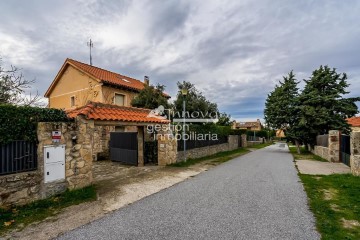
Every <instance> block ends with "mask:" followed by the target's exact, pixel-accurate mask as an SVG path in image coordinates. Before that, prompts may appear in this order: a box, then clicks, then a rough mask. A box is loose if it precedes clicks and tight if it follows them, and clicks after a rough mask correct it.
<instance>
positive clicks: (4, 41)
mask: <svg viewBox="0 0 360 240" xmlns="http://www.w3.org/2000/svg"><path fill="white" fill-rule="evenodd" d="M0 9H1V17H0V56H1V57H2V62H3V65H4V66H9V65H10V64H12V65H15V66H17V67H20V68H22V70H23V73H24V75H25V76H26V78H28V79H32V78H36V85H35V86H34V89H37V90H38V91H39V92H40V93H41V94H44V93H45V91H46V89H47V88H48V86H49V85H50V83H51V82H52V80H53V79H54V77H55V75H56V73H57V72H58V70H59V69H60V67H61V65H62V64H63V62H64V60H65V59H66V58H73V59H75V60H78V61H82V62H86V63H88V62H89V56H88V55H89V50H88V48H87V46H86V42H87V41H88V39H89V38H90V37H91V38H92V40H93V42H94V48H93V64H94V65H95V66H98V67H102V68H105V69H108V70H111V71H114V72H118V73H121V74H124V75H128V76H131V77H134V78H137V79H140V80H142V79H143V76H144V75H148V76H150V81H151V83H153V84H156V83H161V84H164V85H165V86H166V91H167V92H168V93H170V94H171V95H172V96H175V94H176V91H177V89H176V82H178V81H183V80H185V81H190V82H192V83H194V84H195V85H196V87H197V88H198V89H199V90H201V91H202V92H203V93H204V94H205V96H206V97H207V98H208V99H210V100H211V101H213V102H216V103H217V104H218V106H219V108H220V110H221V111H225V112H227V113H230V114H231V116H232V117H233V118H234V119H237V120H250V119H257V118H263V109H264V103H265V99H266V96H267V94H268V93H269V92H270V91H271V90H272V89H273V88H274V86H275V84H276V83H277V81H279V80H281V77H282V76H283V75H285V74H287V73H288V72H289V71H290V70H292V69H293V70H294V72H295V74H296V76H297V78H298V79H299V80H302V79H304V78H308V77H309V76H310V75H311V72H312V71H313V70H314V69H316V68H318V67H319V66H320V65H321V64H322V65H326V64H327V65H329V66H330V67H336V68H337V69H338V71H339V72H346V73H347V74H348V77H349V83H350V84H351V86H350V88H349V91H351V95H352V96H355V95H360V94H359V93H360V66H359V63H360V25H359V23H360V14H359V13H360V1H337V0H334V1H325V0H324V1H321V0H314V1H306V0H304V1H298V0H293V1H289V0H283V1H275V0H269V1H267V0H261V1H259V0H258V1H243V0H234V1H220V0H219V1H209V0H206V1H203V0H198V1H194V0H188V1H169V0H166V1H165V0H162V1H154V0H151V1H142V0H136V1H108V0H107V1H95V0H84V1H74V0H71V1H64V0H61V1H60V0H59V1H48V0H46V1H45V0H44V1H40V0H39V1H14V0H8V1H6V0H2V1H1V2H0ZM74 84H76V83H74Z"/></svg>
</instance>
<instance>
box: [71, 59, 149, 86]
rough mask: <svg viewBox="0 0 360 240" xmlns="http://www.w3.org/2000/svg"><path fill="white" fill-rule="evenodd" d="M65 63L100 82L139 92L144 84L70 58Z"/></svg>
mask: <svg viewBox="0 0 360 240" xmlns="http://www.w3.org/2000/svg"><path fill="white" fill-rule="evenodd" d="M66 61H67V62H69V63H70V64H72V65H75V66H76V67H78V68H79V69H80V70H82V71H84V72H86V73H88V74H90V75H92V76H93V77H95V78H97V79H99V80H100V81H102V82H105V83H108V84H113V85H117V86H122V87H126V88H130V89H133V90H137V91H140V90H142V89H143V88H144V83H143V82H141V81H140V80H137V79H134V78H130V77H127V76H124V75H121V74H118V73H114V72H111V71H108V70H105V69H102V68H98V67H94V66H91V65H88V64H85V63H82V62H79V61H76V60H73V59H70V58H68V59H66Z"/></svg>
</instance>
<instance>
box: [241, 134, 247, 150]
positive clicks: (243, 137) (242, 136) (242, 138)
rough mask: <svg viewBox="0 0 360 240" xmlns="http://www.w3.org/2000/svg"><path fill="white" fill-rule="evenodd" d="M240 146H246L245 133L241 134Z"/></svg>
mask: <svg viewBox="0 0 360 240" xmlns="http://www.w3.org/2000/svg"><path fill="white" fill-rule="evenodd" d="M241 147H247V136H246V134H241Z"/></svg>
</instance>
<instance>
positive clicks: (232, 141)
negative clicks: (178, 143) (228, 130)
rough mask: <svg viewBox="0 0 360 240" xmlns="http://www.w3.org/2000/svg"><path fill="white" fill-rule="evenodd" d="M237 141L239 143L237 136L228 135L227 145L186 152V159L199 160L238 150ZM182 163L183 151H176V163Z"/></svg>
mask: <svg viewBox="0 0 360 240" xmlns="http://www.w3.org/2000/svg"><path fill="white" fill-rule="evenodd" d="M238 141H239V137H238V135H230V136H229V138H228V142H227V143H222V144H218V145H213V146H207V147H201V148H193V149H189V150H186V159H190V158H192V159H194V158H201V157H206V156H210V155H213V154H216V153H219V152H225V151H231V150H235V149H237V148H239V147H238V146H239V142H238ZM182 161H184V151H178V152H177V155H176V162H182Z"/></svg>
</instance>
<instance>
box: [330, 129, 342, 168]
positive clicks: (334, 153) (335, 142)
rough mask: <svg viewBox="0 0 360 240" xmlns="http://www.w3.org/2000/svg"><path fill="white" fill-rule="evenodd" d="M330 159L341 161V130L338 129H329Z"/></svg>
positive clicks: (331, 160)
mask: <svg viewBox="0 0 360 240" xmlns="http://www.w3.org/2000/svg"><path fill="white" fill-rule="evenodd" d="M329 160H330V162H340V132H339V131H338V130H330V131H329Z"/></svg>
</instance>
